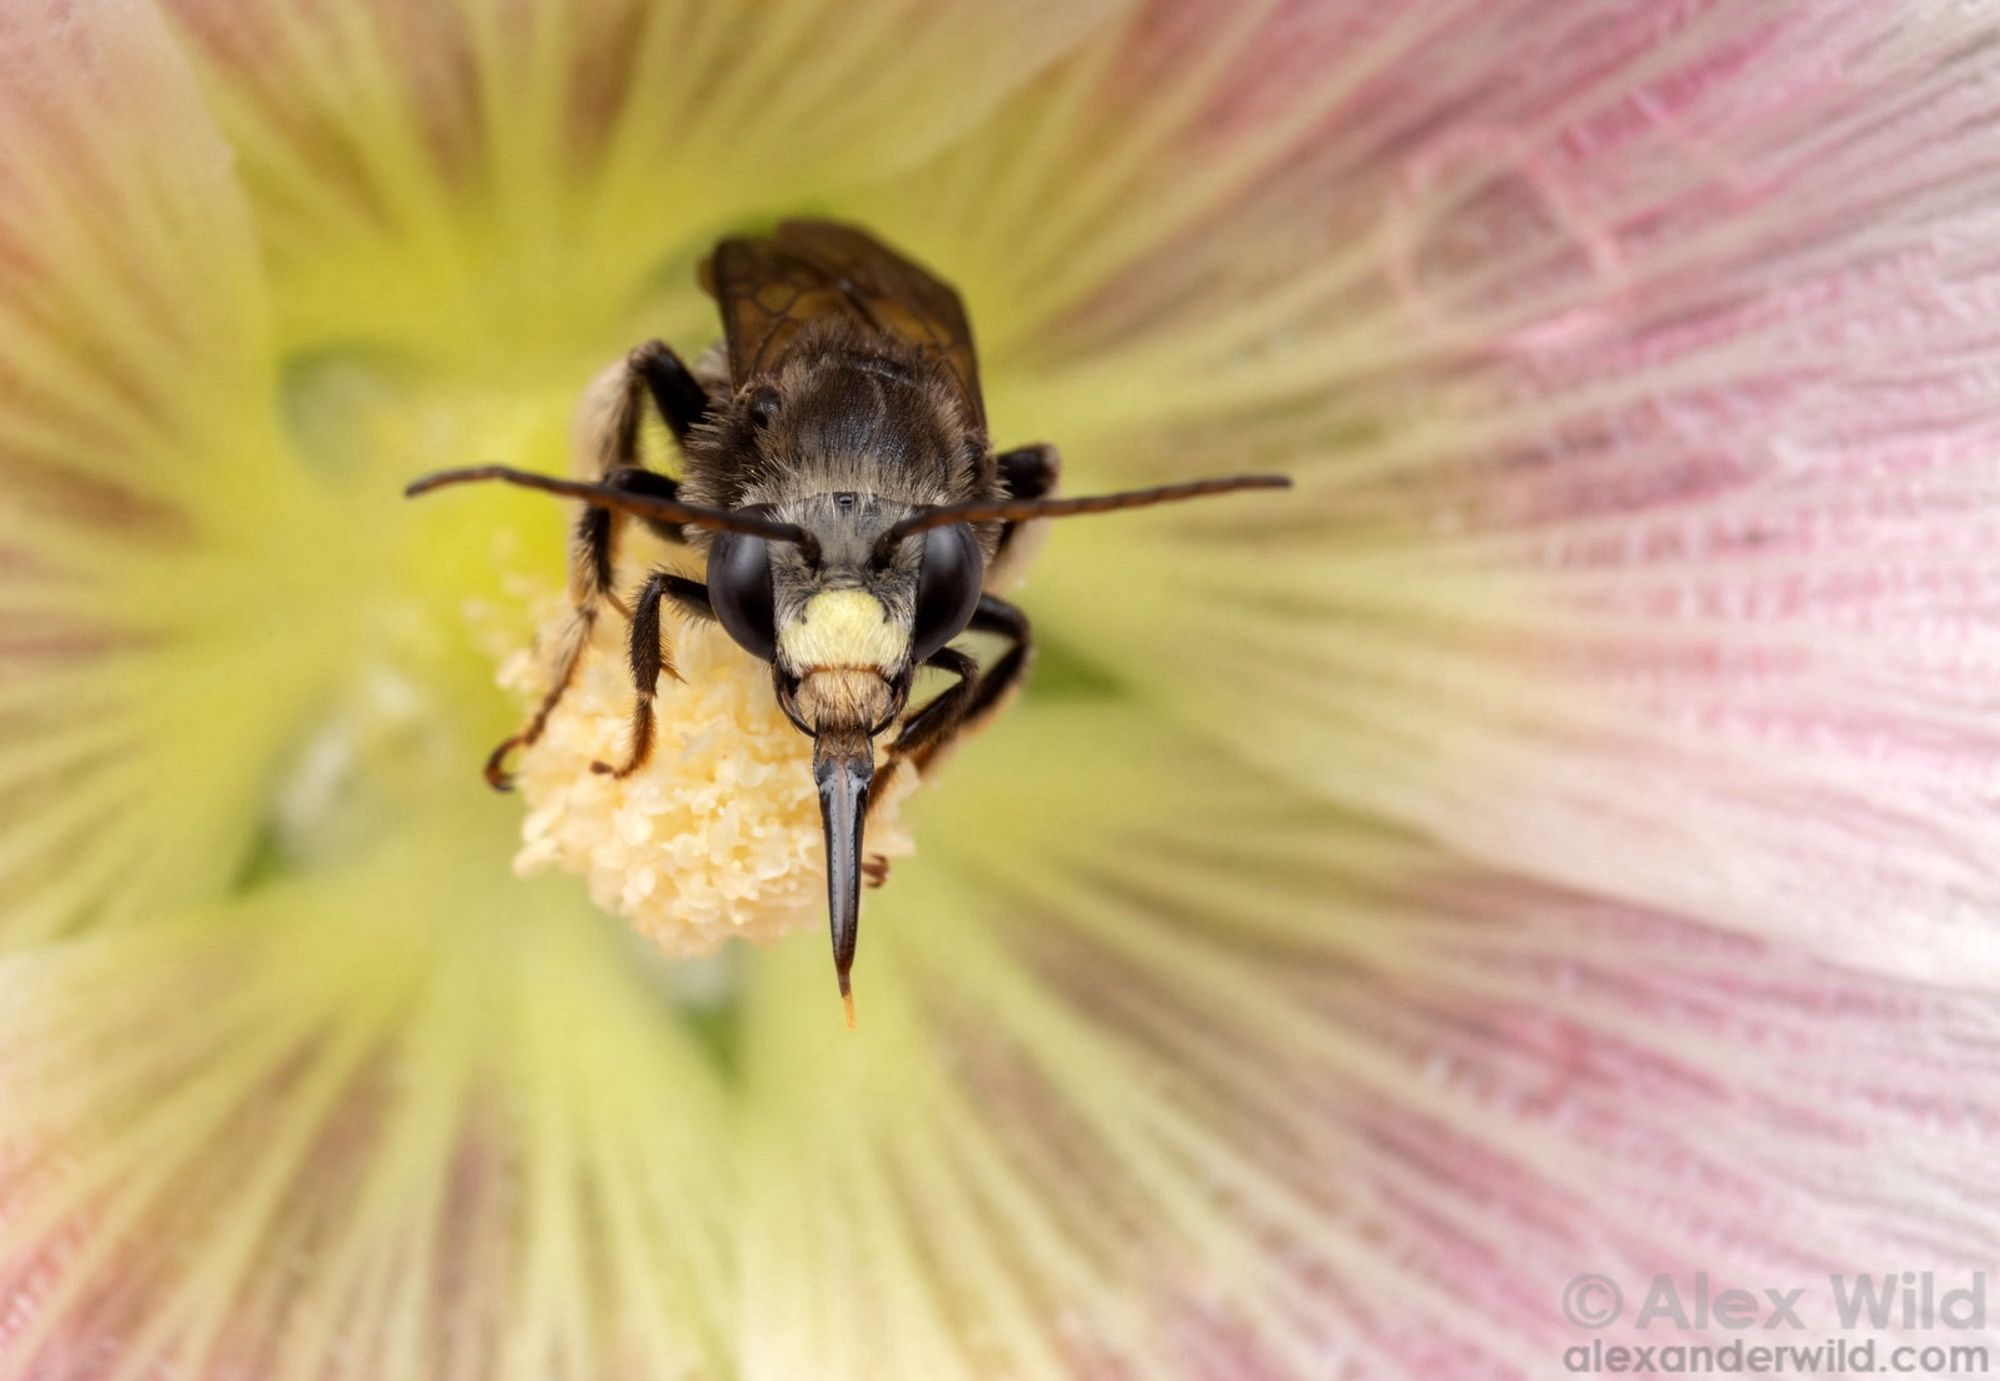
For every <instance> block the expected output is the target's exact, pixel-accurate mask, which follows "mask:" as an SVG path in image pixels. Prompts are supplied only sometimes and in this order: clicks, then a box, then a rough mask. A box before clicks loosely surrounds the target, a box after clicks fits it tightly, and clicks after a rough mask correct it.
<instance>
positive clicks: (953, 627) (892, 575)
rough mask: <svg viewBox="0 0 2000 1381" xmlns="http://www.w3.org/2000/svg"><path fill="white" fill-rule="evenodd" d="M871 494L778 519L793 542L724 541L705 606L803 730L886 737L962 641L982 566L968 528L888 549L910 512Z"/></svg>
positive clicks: (800, 506)
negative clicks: (923, 679)
mask: <svg viewBox="0 0 2000 1381" xmlns="http://www.w3.org/2000/svg"><path fill="white" fill-rule="evenodd" d="M910 511H911V510H910V507H909V506H908V505H907V504H902V503H898V502H896V501H894V500H885V499H881V498H878V497H876V496H874V495H869V494H858V493H835V494H820V495H816V496H814V497H813V498H810V499H806V500H802V501H798V502H795V503H790V504H786V505H784V506H783V507H782V509H775V508H774V509H773V512H774V513H776V514H777V515H778V516H780V517H781V518H782V519H783V520H784V521H786V522H790V523H794V524H796V525H797V526H798V527H799V528H800V529H801V530H802V531H803V533H804V534H805V538H804V540H801V541H797V542H784V541H772V540H767V539H765V538H762V537H758V536H754V535H751V534H745V533H734V532H725V533H718V534H717V535H716V537H715V538H714V540H713V541H712V542H711V543H710V545H709V554H708V592H709V602H710V604H711V606H712V607H713V608H714V610H715V615H716V618H717V620H718V621H719V622H720V623H721V624H722V626H723V628H724V629H725V630H727V631H728V633H729V635H730V637H732V638H734V639H735V640H736V642H737V643H738V644H740V645H741V646H742V647H743V648H745V649H746V650H747V651H749V652H751V653H752V654H754V655H756V656H757V657H760V658H762V659H763V660H765V661H767V662H770V663H771V664H772V667H773V668H774V671H775V673H776V678H777V684H778V688H779V698H780V700H781V701H782V702H784V705H785V710H786V713H788V714H789V715H791V717H792V720H793V722H794V723H796V724H797V725H798V726H799V728H800V729H801V730H803V731H804V732H806V733H808V734H818V733H819V732H821V730H822V729H823V728H827V727H833V726H836V725H837V726H839V727H842V728H845V729H861V730H864V731H866V732H867V733H868V734H869V735H870V736H873V735H875V734H878V733H880V732H881V731H882V730H883V729H884V728H886V727H887V725H888V721H889V720H890V719H891V718H892V717H893V716H894V715H895V714H896V713H897V712H898V711H899V710H900V709H901V708H902V704H903V700H904V698H905V696H906V695H907V692H908V689H909V684H910V681H911V679H912V677H913V676H914V674H915V671H916V668H917V667H919V666H921V665H922V664H923V662H924V660H925V659H926V658H928V657H930V656H931V655H932V654H933V653H935V652H936V651H937V650H938V649H939V648H941V647H943V646H944V645H945V644H946V643H948V642H950V641H951V640H952V639H953V638H955V637H957V636H958V635H959V634H960V633H961V632H963V631H964V630H965V626H966V624H967V623H968V622H969V621H970V620H971V618H972V613H973V610H974V609H975V608H976V607H977V606H978V603H979V592H980V584H981V581H982V580H983V578H984V575H985V559H984V556H983V554H982V553H981V550H980V547H979V543H978V540H977V539H976V538H975V537H974V535H973V533H972V530H971V528H969V527H967V526H965V525H963V524H958V525H954V526H950V527H940V528H933V529H931V530H930V531H927V532H923V533H918V534H913V535H911V536H909V537H907V538H903V539H901V540H900V541H893V542H887V543H885V542H884V541H883V540H882V539H883V534H884V533H885V532H887V531H888V529H889V528H890V527H892V526H893V525H894V524H895V523H896V522H897V521H899V520H900V519H902V518H905V517H906V516H908V514H909V513H910Z"/></svg>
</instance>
